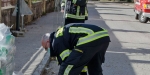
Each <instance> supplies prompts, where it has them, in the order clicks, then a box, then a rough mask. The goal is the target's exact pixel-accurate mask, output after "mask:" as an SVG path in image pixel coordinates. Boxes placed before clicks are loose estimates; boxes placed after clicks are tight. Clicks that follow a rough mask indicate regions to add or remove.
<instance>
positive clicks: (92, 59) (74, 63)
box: [58, 43, 109, 75]
mask: <svg viewBox="0 0 150 75" xmlns="http://www.w3.org/2000/svg"><path fill="white" fill-rule="evenodd" d="M108 46H109V43H103V44H97V45H88V46H79V47H77V48H75V49H74V50H73V51H72V52H71V54H70V55H69V56H68V58H67V59H66V60H65V61H64V62H63V63H62V64H61V66H60V69H59V73H58V75H79V74H80V72H81V70H82V69H83V67H84V66H85V65H87V66H88V73H89V75H103V73H102V67H101V65H102V63H104V61H105V53H106V50H107V48H108ZM76 49H78V50H76ZM79 50H82V52H81V51H79Z"/></svg>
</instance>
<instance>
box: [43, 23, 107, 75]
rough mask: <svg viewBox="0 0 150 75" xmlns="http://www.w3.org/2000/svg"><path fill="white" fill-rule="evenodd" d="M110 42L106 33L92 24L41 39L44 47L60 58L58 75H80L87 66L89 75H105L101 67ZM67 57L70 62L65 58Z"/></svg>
mask: <svg viewBox="0 0 150 75" xmlns="http://www.w3.org/2000/svg"><path fill="white" fill-rule="evenodd" d="M109 42H110V38H109V35H108V32H107V30H106V29H104V28H101V27H98V26H96V25H91V24H83V23H71V24H68V25H66V26H64V27H61V28H59V29H58V30H57V31H56V32H54V33H51V35H50V37H49V35H48V36H47V34H45V35H44V36H43V38H42V46H43V47H44V48H45V50H48V49H50V52H51V56H57V59H58V61H59V62H61V63H60V64H61V65H60V69H59V73H58V75H79V74H80V73H81V71H82V70H83V68H84V67H85V66H87V68H88V73H89V75H103V73H102V67H101V65H102V63H104V61H105V53H106V50H107V48H108V46H109ZM66 57H67V58H66Z"/></svg>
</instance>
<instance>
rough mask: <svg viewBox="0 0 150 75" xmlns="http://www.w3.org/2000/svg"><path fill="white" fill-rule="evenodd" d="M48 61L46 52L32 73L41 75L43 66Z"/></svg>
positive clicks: (48, 56)
mask: <svg viewBox="0 0 150 75" xmlns="http://www.w3.org/2000/svg"><path fill="white" fill-rule="evenodd" d="M49 61H50V54H49V53H48V52H46V53H45V56H44V58H43V59H42V61H41V62H40V64H39V65H38V66H37V68H36V69H35V70H34V72H33V74H32V75H42V74H43V72H44V70H45V67H46V66H47V65H48V64H49Z"/></svg>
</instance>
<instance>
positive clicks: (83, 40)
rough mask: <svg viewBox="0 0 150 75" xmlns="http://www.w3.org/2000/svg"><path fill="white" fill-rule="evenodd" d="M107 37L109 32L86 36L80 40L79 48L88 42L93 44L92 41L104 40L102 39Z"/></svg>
mask: <svg viewBox="0 0 150 75" xmlns="http://www.w3.org/2000/svg"><path fill="white" fill-rule="evenodd" d="M105 36H108V33H107V31H99V32H96V33H94V34H91V35H88V36H85V37H83V38H80V39H79V40H78V43H77V46H79V45H82V44H85V43H88V42H91V41H94V40H96V39H99V38H102V37H105Z"/></svg>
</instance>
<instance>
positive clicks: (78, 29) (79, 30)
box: [69, 27, 94, 35]
mask: <svg viewBox="0 0 150 75" xmlns="http://www.w3.org/2000/svg"><path fill="white" fill-rule="evenodd" d="M69 32H70V33H86V34H88V35H90V34H93V33H94V31H93V30H91V29H88V28H83V27H70V28H69Z"/></svg>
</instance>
